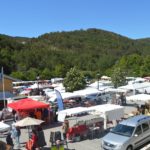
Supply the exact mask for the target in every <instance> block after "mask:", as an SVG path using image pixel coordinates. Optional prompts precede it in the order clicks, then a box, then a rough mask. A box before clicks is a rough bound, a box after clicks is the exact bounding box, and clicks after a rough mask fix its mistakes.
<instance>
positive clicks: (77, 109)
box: [57, 107, 89, 122]
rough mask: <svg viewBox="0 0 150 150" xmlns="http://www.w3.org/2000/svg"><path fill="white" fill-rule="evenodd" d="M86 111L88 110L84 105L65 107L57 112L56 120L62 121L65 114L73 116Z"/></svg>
mask: <svg viewBox="0 0 150 150" xmlns="http://www.w3.org/2000/svg"><path fill="white" fill-rule="evenodd" d="M87 112H89V110H87V108H86V107H75V108H70V109H65V110H62V111H59V112H57V114H58V121H60V122H63V121H64V120H65V117H66V116H74V115H77V114H83V113H87Z"/></svg>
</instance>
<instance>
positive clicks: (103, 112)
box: [88, 104, 124, 129]
mask: <svg viewBox="0 0 150 150" xmlns="http://www.w3.org/2000/svg"><path fill="white" fill-rule="evenodd" d="M88 111H89V112H91V114H93V115H96V114H97V115H100V116H101V117H103V118H104V129H107V121H113V120H120V119H121V118H123V116H124V107H123V106H120V105H113V104H104V105H97V106H92V107H89V108H88Z"/></svg>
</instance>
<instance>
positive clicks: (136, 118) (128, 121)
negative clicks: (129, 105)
mask: <svg viewBox="0 0 150 150" xmlns="http://www.w3.org/2000/svg"><path fill="white" fill-rule="evenodd" d="M144 120H150V116H145V115H137V116H134V117H131V118H128V119H126V120H123V121H122V122H120V124H123V125H129V126H134V127H135V126H137V125H138V124H139V123H140V122H143V121H144Z"/></svg>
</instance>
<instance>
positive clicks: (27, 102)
mask: <svg viewBox="0 0 150 150" xmlns="http://www.w3.org/2000/svg"><path fill="white" fill-rule="evenodd" d="M8 107H10V108H12V109H14V110H16V111H21V110H29V109H36V108H47V107H49V104H46V103H43V102H39V101H35V100H33V99H31V98H26V99H22V100H19V101H17V102H12V103H9V104H8Z"/></svg>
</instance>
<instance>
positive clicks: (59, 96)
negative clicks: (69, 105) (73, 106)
mask: <svg viewBox="0 0 150 150" xmlns="http://www.w3.org/2000/svg"><path fill="white" fill-rule="evenodd" d="M55 92H56V97H57V104H58V111H60V110H63V109H64V104H63V99H62V96H61V94H60V92H59V91H58V90H55Z"/></svg>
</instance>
